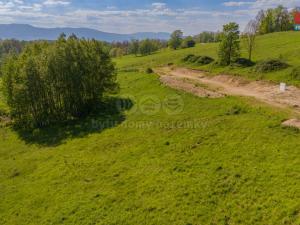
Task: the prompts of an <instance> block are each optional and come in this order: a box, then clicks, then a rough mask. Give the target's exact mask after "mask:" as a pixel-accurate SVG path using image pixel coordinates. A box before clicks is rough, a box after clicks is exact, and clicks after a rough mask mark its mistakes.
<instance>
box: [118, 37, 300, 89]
mask: <svg viewBox="0 0 300 225" xmlns="http://www.w3.org/2000/svg"><path fill="white" fill-rule="evenodd" d="M218 46H219V44H218V43H217V44H216V43H213V44H198V45H197V46H196V47H194V48H190V49H183V50H178V51H172V50H163V51H161V52H160V53H158V54H153V55H151V56H148V57H134V56H126V57H123V58H121V59H118V60H117V63H118V65H119V66H120V68H122V69H125V70H130V69H136V68H139V69H140V68H144V67H157V66H162V65H167V64H168V63H174V64H176V65H183V66H186V67H190V68H194V69H202V70H207V71H210V72H212V73H227V74H234V75H242V76H246V77H247V78H249V79H266V80H271V81H275V82H283V81H285V82H287V83H290V84H294V85H300V79H299V80H298V79H293V78H292V77H291V75H290V74H291V72H292V70H293V68H295V67H300V32H293V31H291V32H282V33H272V34H268V35H263V36H258V37H257V41H256V46H255V50H254V53H253V60H254V61H255V62H258V61H261V60H265V59H273V58H282V59H284V60H285V61H286V62H287V63H288V64H290V65H291V66H290V67H289V68H288V69H285V70H282V71H278V72H272V73H264V74H262V73H256V72H254V71H253V69H252V68H234V67H225V68H224V67H212V66H211V65H208V66H195V65H192V64H184V63H183V62H182V61H181V60H182V59H183V58H184V57H185V56H186V55H188V54H195V55H207V56H210V57H213V58H215V59H217V53H218ZM241 54H242V57H246V58H247V53H246V48H245V43H244V42H243V41H242V42H241Z"/></svg>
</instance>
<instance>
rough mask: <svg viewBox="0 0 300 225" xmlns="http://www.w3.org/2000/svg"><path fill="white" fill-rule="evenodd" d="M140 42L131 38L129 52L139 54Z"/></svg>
mask: <svg viewBox="0 0 300 225" xmlns="http://www.w3.org/2000/svg"><path fill="white" fill-rule="evenodd" d="M139 48H140V42H139V41H138V40H131V42H130V44H129V50H128V51H129V54H134V55H137V54H138V53H139Z"/></svg>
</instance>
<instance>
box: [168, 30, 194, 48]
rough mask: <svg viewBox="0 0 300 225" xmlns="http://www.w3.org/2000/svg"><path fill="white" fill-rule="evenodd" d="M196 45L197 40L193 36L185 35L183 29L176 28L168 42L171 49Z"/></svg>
mask: <svg viewBox="0 0 300 225" xmlns="http://www.w3.org/2000/svg"><path fill="white" fill-rule="evenodd" d="M195 45H196V42H195V40H194V38H193V37H191V36H188V37H185V38H184V37H183V32H182V31H181V30H175V31H174V32H173V33H172V34H171V38H170V40H169V42H168V46H169V47H170V48H171V49H174V50H176V49H179V48H192V47H194V46H195Z"/></svg>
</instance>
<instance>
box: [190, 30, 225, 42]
mask: <svg viewBox="0 0 300 225" xmlns="http://www.w3.org/2000/svg"><path fill="white" fill-rule="evenodd" d="M194 39H195V40H196V42H197V43H213V42H219V41H220V40H221V33H219V32H207V31H204V32H202V33H200V34H198V35H196V36H195V37H194Z"/></svg>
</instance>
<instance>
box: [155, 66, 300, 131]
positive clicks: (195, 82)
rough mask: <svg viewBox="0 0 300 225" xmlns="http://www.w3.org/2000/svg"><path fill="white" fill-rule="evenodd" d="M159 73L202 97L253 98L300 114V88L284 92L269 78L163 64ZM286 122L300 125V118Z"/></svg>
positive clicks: (165, 82)
mask: <svg viewBox="0 0 300 225" xmlns="http://www.w3.org/2000/svg"><path fill="white" fill-rule="evenodd" d="M156 72H157V73H158V74H159V75H160V76H161V78H160V80H161V81H162V82H163V83H164V84H166V85H168V86H170V87H173V88H176V89H179V90H184V91H187V92H190V93H192V94H195V95H197V96H200V97H210V98H217V97H222V96H224V95H233V96H246V97H254V98H255V99H257V100H259V101H261V102H264V103H267V104H269V105H272V106H276V107H280V108H289V109H292V111H293V112H296V113H297V114H299V113H300V89H299V88H296V87H294V86H289V87H288V88H287V90H286V91H285V92H282V91H280V89H279V85H276V84H272V83H270V82H267V81H249V80H246V79H243V78H242V77H236V76H230V75H217V76H207V75H206V74H205V73H204V72H201V71H196V70H191V69H186V68H171V67H164V68H160V69H157V70H156ZM283 125H285V126H294V127H297V128H300V120H297V119H292V120H288V121H286V122H285V123H283Z"/></svg>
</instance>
